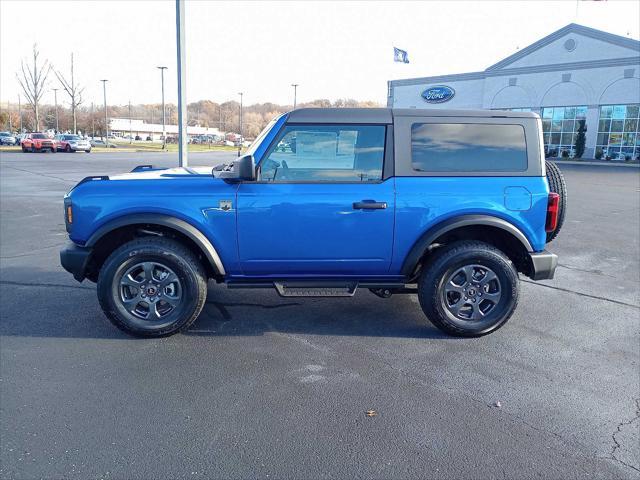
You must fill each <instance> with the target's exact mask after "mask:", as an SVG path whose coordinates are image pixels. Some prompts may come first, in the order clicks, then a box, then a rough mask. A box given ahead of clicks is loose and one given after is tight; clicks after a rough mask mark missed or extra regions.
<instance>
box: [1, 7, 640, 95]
mask: <svg viewBox="0 0 640 480" xmlns="http://www.w3.org/2000/svg"><path fill="white" fill-rule="evenodd" d="M186 11H187V12H186V37H187V40H186V46H187V78H186V82H187V100H188V101H189V102H192V101H196V100H200V99H210V100H214V101H223V100H228V99H237V98H238V96H237V92H239V91H243V92H244V93H245V96H244V100H245V102H246V103H248V104H251V103H256V102H267V101H272V102H275V103H283V104H284V103H292V101H293V100H292V96H293V89H292V87H291V86H290V85H291V84H292V83H299V84H300V87H299V89H298V99H299V101H305V100H313V99H316V98H328V99H330V100H335V99H336V98H355V99H357V100H375V101H378V102H380V103H383V104H384V103H385V102H386V81H387V80H389V79H395V78H407V77H418V76H429V75H439V74H450V73H459V72H468V71H476V70H484V69H485V68H486V67H488V66H489V65H491V64H493V63H495V62H497V61H499V60H501V59H502V58H504V57H506V56H508V55H510V54H512V53H514V52H515V51H516V49H517V48H524V47H526V46H527V45H529V44H531V43H533V42H535V41H536V40H538V39H540V38H541V37H543V36H545V35H547V34H549V33H551V32H553V31H555V30H557V29H559V28H561V27H563V26H564V25H566V24H568V23H571V22H575V23H580V24H582V25H586V26H589V27H593V28H598V29H601V30H605V31H607V32H611V33H615V34H618V35H623V36H630V37H631V38H635V39H637V38H638V37H640V31H639V29H640V25H639V24H640V21H639V19H640V2H638V1H635V0H629V1H612V0H609V1H600V2H598V1H580V2H576V1H573V0H566V1H555V2H543V1H531V2H524V1H503V2H493V1H472V2H466V1H446V2H445V1H429V2H383V1H380V2H368V1H354V2H328V1H327V2H324V1H323V2H302V1H300V2H293V1H286V2H270V1H263V2H214V1H203V0H199V1H195V0H191V1H187V5H186ZM34 42H36V43H38V45H39V48H40V50H41V56H42V57H46V58H48V59H49V60H50V61H51V63H52V64H53V65H54V66H55V67H56V68H59V69H61V70H62V71H63V72H65V73H66V72H67V71H68V68H69V56H70V53H71V52H74V54H75V58H76V73H77V78H78V80H79V82H80V83H81V84H82V85H84V86H85V87H86V90H85V97H86V102H85V103H87V102H89V103H90V102H91V101H95V102H96V103H101V102H102V87H101V84H100V83H99V79H101V78H108V79H109V83H108V91H107V96H108V99H107V100H108V102H109V103H118V104H125V103H127V102H128V101H129V99H130V100H131V101H132V103H152V102H160V72H159V71H158V70H157V69H156V68H155V67H156V66H157V65H166V66H168V67H169V70H167V71H166V77H165V80H166V84H165V87H166V98H167V101H173V102H175V101H176V99H177V94H176V78H175V74H176V69H175V65H176V54H175V2H174V1H172V0H168V1H151V0H147V1H99V0H94V1H79V0H78V1H53V0H47V1H29V0H22V1H18V0H0V101H2V102H6V101H7V100H10V101H11V102H16V101H17V95H18V93H19V86H18V83H17V81H16V78H15V73H16V71H18V70H19V68H20V59H21V58H27V57H28V56H29V55H30V52H31V46H32V44H33V43H34ZM394 45H395V46H397V47H399V48H402V49H405V50H407V51H408V52H409V58H410V61H411V63H410V64H408V65H406V64H399V63H393V61H392V60H393V48H392V47H393V46H394ZM49 84H50V85H49V86H50V87H51V88H53V87H55V86H57V85H55V84H57V81H56V80H55V77H54V76H53V75H51V76H50V78H49ZM44 101H45V102H51V103H53V92H52V91H50V92H48V93H47V94H46V95H45V98H44Z"/></svg>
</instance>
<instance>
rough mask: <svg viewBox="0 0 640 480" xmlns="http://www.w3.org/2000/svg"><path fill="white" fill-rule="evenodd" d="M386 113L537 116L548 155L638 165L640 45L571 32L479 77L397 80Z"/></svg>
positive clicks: (576, 28) (573, 28)
mask: <svg viewBox="0 0 640 480" xmlns="http://www.w3.org/2000/svg"><path fill="white" fill-rule="evenodd" d="M387 105H388V106H390V107H397V108H450V109H455V108H461V109H478V108H483V109H496V110H517V111H532V112H535V113H537V114H539V115H540V116H541V117H542V126H543V131H544V134H543V137H544V144H545V151H546V152H547V155H549V156H552V157H553V156H567V155H569V156H573V154H574V147H575V143H576V137H577V132H578V129H579V128H580V126H581V124H584V125H585V126H586V129H587V131H586V148H585V153H584V154H583V157H585V158H589V157H594V156H595V157H596V158H598V157H600V156H602V157H605V158H606V157H610V158H611V159H615V160H630V159H639V158H640V133H639V132H640V130H639V124H640V120H639V117H640V108H639V107H640V42H639V41H637V40H634V39H631V38H625V37H621V36H618V35H613V34H611V33H607V32H603V31H600V30H595V29H593V28H588V27H584V26H582V25H576V24H573V23H572V24H570V25H567V26H566V27H563V28H561V29H560V30H558V31H556V32H554V33H552V34H550V35H548V36H546V37H544V38H542V39H540V40H538V41H537V42H535V43H533V44H532V45H529V46H528V47H526V48H524V49H522V50H519V51H518V52H517V53H515V54H513V55H511V56H509V57H507V58H505V59H504V60H501V61H500V62H498V63H496V64H495V65H491V66H490V67H489V68H487V69H486V70H484V71H481V72H469V73H458V74H452V75H438V76H434V77H424V78H410V79H404V80H391V81H389V82H388V99H387Z"/></svg>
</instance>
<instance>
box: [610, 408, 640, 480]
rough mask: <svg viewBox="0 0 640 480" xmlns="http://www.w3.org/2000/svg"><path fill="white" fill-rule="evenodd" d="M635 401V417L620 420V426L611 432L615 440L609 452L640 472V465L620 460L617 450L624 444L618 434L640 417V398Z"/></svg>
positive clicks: (614, 458) (611, 455) (615, 459)
mask: <svg viewBox="0 0 640 480" xmlns="http://www.w3.org/2000/svg"><path fill="white" fill-rule="evenodd" d="M634 401H635V404H636V412H635V416H634V417H633V418H631V419H630V420H626V421H624V422H620V423H619V424H618V426H617V427H616V431H615V432H613V433H612V434H611V440H613V446H612V447H611V452H610V453H609V458H611V459H612V460H614V461H616V462H618V463H620V464H622V465H624V466H625V467H629V468H631V469H633V470H635V471H636V472H640V468H638V467H636V466H634V465H629V464H628V463H626V462H624V461H622V460H620V459H619V458H618V457H617V456H616V452H617V451H618V449H619V448H620V447H621V446H622V445H621V444H620V442H619V441H618V439H617V438H616V436H617V435H618V434H619V433H620V432H621V431H622V428H623V427H626V426H627V425H631V424H632V423H634V422H636V421H637V420H638V419H640V398H636V399H635V400H634Z"/></svg>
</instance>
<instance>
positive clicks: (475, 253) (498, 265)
mask: <svg viewBox="0 0 640 480" xmlns="http://www.w3.org/2000/svg"><path fill="white" fill-rule="evenodd" d="M435 255H436V257H435V258H434V259H432V261H431V262H430V264H429V265H428V266H427V267H426V268H425V269H424V270H423V272H422V275H421V276H420V280H419V283H418V298H419V300H420V306H421V307H422V310H423V311H424V313H425V315H426V316H427V318H428V319H429V320H430V321H431V323H433V324H434V325H435V326H436V327H438V328H439V329H440V330H442V331H444V332H446V333H448V334H450V335H455V336H462V337H475V336H480V335H486V334H487V333H491V332H493V331H495V330H497V329H498V328H500V327H501V326H502V325H504V324H505V323H506V322H507V320H509V318H510V317H511V315H512V314H513V312H514V310H515V308H516V306H517V304H518V274H517V272H516V269H515V267H514V265H513V263H512V262H511V261H510V260H509V259H508V258H507V256H506V255H505V254H504V253H502V252H501V251H500V250H498V249H497V248H495V247H493V246H492V245H489V244H487V243H484V242H477V241H462V242H456V243H453V244H451V245H450V246H448V247H444V248H443V249H442V250H441V251H440V252H438V253H436V254H435Z"/></svg>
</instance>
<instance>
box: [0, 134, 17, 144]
mask: <svg viewBox="0 0 640 480" xmlns="http://www.w3.org/2000/svg"><path fill="white" fill-rule="evenodd" d="M15 144H16V137H14V136H13V135H12V134H11V133H9V132H0V145H15Z"/></svg>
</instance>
